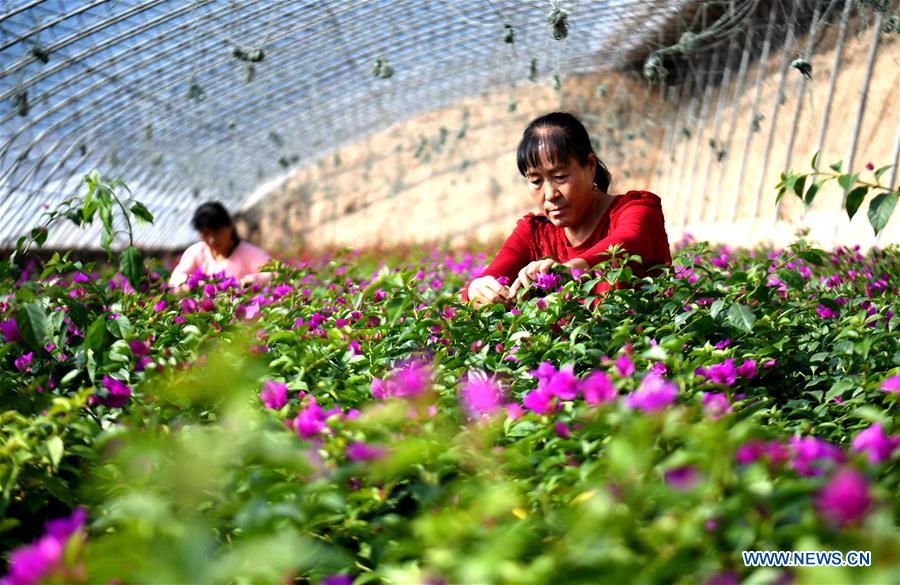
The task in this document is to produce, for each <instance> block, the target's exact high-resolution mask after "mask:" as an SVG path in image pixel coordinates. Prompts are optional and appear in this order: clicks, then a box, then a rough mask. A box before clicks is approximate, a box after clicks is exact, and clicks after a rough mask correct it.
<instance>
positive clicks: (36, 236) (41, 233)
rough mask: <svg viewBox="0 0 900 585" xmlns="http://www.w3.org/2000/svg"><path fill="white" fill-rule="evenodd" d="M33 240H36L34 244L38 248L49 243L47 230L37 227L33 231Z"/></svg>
mask: <svg viewBox="0 0 900 585" xmlns="http://www.w3.org/2000/svg"><path fill="white" fill-rule="evenodd" d="M31 239H32V240H34V243H35V244H37V245H38V246H43V245H44V242H46V241H47V228H45V227H36V228H34V229H32V230H31Z"/></svg>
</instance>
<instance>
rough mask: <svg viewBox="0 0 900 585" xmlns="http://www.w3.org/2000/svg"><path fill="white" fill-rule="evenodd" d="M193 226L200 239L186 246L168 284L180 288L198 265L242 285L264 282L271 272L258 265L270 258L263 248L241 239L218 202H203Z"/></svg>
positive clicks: (202, 269) (202, 270) (208, 272)
mask: <svg viewBox="0 0 900 585" xmlns="http://www.w3.org/2000/svg"><path fill="white" fill-rule="evenodd" d="M191 223H192V225H193V226H194V229H195V230H197V232H199V234H200V241H199V242H197V243H196V244H194V245H192V246H191V247H189V248H188V249H187V250H185V252H184V254H183V255H182V256H181V260H180V261H179V262H178V266H176V267H175V270H173V271H172V276H171V277H170V278H169V286H170V287H172V288H180V287H182V286H183V285H184V284H185V282H186V281H187V279H188V277H189V276H190V275H191V274H193V273H194V272H195V271H197V270H198V269H199V270H200V271H201V272H203V273H204V274H207V275H213V274H218V273H220V272H224V273H225V274H226V275H227V276H232V277H234V279H235V280H237V281H238V282H240V283H241V284H242V285H253V284H265V283H266V282H268V280H269V278H270V276H271V274H270V273H268V272H260V267H262V265H263V264H265V263H266V262H268V261H269V260H270V259H271V256H269V254H267V253H266V252H265V251H264V250H262V249H260V248H258V247H256V246H254V245H253V244H251V243H250V242H247V241H245V240H242V239H241V238H240V236H239V235H238V233H237V228H236V227H235V225H234V222H233V221H232V219H231V216H230V215H229V214H228V211H227V210H226V209H225V207H223V206H222V204H221V203H218V202H215V201H211V202H209V203H204V204H203V205H201V206H200V207H198V208H197V211H195V212H194V218H193V220H192V222H191Z"/></svg>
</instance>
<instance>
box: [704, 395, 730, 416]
mask: <svg viewBox="0 0 900 585" xmlns="http://www.w3.org/2000/svg"><path fill="white" fill-rule="evenodd" d="M703 412H704V413H705V414H706V416H708V417H709V418H711V419H712V420H719V419H720V418H722V417H723V416H725V415H726V414H729V413H730V412H731V403H730V402H728V397H727V396H725V394H723V393H721V392H704V393H703Z"/></svg>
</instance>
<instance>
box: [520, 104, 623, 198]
mask: <svg viewBox="0 0 900 585" xmlns="http://www.w3.org/2000/svg"><path fill="white" fill-rule="evenodd" d="M545 149H546V150H547V151H549V154H550V156H551V157H552V162H553V163H557V162H560V161H567V160H569V159H571V158H573V157H574V158H575V160H577V161H578V162H579V163H581V164H582V165H586V164H587V163H588V157H589V156H590V155H591V154H593V155H594V157H595V158H596V159H597V166H596V167H595V169H594V183H596V185H597V188H598V189H600V190H601V191H603V192H606V191H607V190H608V189H609V183H610V181H611V180H612V177H611V176H610V174H609V169H607V168H606V165H605V164H603V161H601V160H600V157H598V156H597V153H595V152H594V147H593V146H592V145H591V138H590V136H588V133H587V130H586V129H585V127H584V124H582V123H581V122H580V121H579V120H578V118H576V117H575V116H573V115H572V114H568V113H566V112H553V113H551V114H545V115H543V116H541V117H540V118H537V119H535V120H534V121H532V122H531V124H529V125H528V127H527V128H525V132H523V133H522V141H521V142H519V151H518V153H517V155H516V162H517V163H518V165H519V172H520V173H522V176H525V173H526V171H527V170H528V168H536V167H539V166H540V164H541V157H542V155H543V154H542V152H541V151H542V150H545ZM545 152H546V151H545Z"/></svg>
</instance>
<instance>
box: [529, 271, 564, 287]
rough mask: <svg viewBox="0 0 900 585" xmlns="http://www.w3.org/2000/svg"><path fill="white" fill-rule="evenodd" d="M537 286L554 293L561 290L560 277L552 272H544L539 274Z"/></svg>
mask: <svg viewBox="0 0 900 585" xmlns="http://www.w3.org/2000/svg"><path fill="white" fill-rule="evenodd" d="M534 283H535V285H536V286H537V287H538V288H540V289H543V290H545V291H554V290H556V289H558V288H559V276H557V275H555V274H553V273H552V272H546V273H545V272H542V273H540V274H538V277H537V280H536V281H535V282H534Z"/></svg>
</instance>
